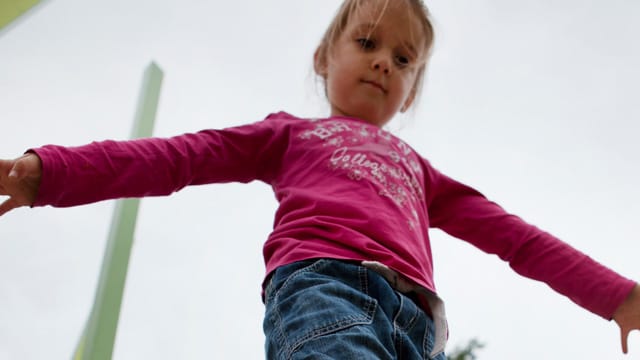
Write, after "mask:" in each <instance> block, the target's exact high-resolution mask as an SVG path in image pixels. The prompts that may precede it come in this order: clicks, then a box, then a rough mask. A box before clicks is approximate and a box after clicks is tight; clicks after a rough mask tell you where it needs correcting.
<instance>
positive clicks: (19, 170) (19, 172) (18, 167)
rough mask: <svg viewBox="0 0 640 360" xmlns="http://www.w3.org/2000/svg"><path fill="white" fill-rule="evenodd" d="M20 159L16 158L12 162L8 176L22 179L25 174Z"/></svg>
mask: <svg viewBox="0 0 640 360" xmlns="http://www.w3.org/2000/svg"><path fill="white" fill-rule="evenodd" d="M21 160H22V159H18V160H16V161H15V162H14V163H13V166H12V167H11V170H9V178H10V179H12V180H18V179H22V178H24V176H25V171H26V165H25V164H24V161H21Z"/></svg>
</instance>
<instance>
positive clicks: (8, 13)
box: [0, 0, 40, 29]
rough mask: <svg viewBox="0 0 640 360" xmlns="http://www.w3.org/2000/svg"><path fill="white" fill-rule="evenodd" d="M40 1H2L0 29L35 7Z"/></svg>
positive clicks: (0, 1)
mask: <svg viewBox="0 0 640 360" xmlns="http://www.w3.org/2000/svg"><path fill="white" fill-rule="evenodd" d="M39 2H40V0H0V29H2V28H4V27H5V26H7V25H9V24H10V23H11V22H13V21H14V20H16V19H17V18H18V17H20V15H22V14H24V13H26V12H27V11H28V10H29V9H31V8H32V7H34V6H35V5H36V4H37V3H39Z"/></svg>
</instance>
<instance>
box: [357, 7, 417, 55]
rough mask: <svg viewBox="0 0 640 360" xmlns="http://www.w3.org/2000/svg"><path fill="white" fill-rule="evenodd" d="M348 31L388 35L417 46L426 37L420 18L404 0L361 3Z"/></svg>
mask: <svg viewBox="0 0 640 360" xmlns="http://www.w3.org/2000/svg"><path fill="white" fill-rule="evenodd" d="M347 29H349V30H350V31H362V32H367V33H374V32H383V33H385V34H387V33H388V34H390V35H393V36H394V37H399V38H402V40H403V41H407V42H411V43H413V44H416V45H418V44H421V43H423V41H422V40H423V39H424V36H425V34H424V30H423V29H424V27H423V26H422V24H421V21H420V19H419V17H418V16H417V15H416V14H414V13H413V9H412V7H411V5H409V4H408V2H407V1H403V0H386V1H385V0H365V1H361V2H360V4H359V6H358V7H357V8H356V9H355V11H354V12H353V13H352V14H351V16H350V18H349V20H348V24H347ZM349 30H348V31H349ZM420 47H422V46H420Z"/></svg>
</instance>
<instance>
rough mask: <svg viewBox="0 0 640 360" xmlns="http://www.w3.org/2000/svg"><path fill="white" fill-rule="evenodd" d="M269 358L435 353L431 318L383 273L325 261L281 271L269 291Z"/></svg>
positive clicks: (421, 355) (266, 328) (423, 355)
mask: <svg viewBox="0 0 640 360" xmlns="http://www.w3.org/2000/svg"><path fill="white" fill-rule="evenodd" d="M265 306H266V313H265V319H264V333H265V335H266V344H265V347H266V354H267V358H268V359H366V360H370V359H429V360H444V359H446V358H445V356H444V354H443V353H439V354H437V355H436V356H434V357H430V356H429V354H430V353H431V349H432V348H433V342H434V325H433V321H432V320H431V318H430V317H429V316H428V315H427V314H426V313H425V312H424V311H423V310H422V309H420V308H419V307H418V306H416V304H415V303H414V302H413V301H412V300H411V299H410V298H409V297H407V296H405V295H404V294H401V293H399V292H397V291H396V290H394V289H393V288H392V287H391V286H390V284H389V283H388V282H387V281H386V280H385V278H384V277H382V276H381V275H379V274H378V273H376V272H374V271H372V270H369V269H367V268H366V267H364V266H361V265H359V264H356V263H352V262H345V261H339V260H330V259H321V260H309V261H301V262H297V263H293V264H289V265H285V266H282V267H280V268H278V269H276V270H275V271H274V273H273V275H272V276H271V279H270V280H269V281H268V283H267V287H266V289H265Z"/></svg>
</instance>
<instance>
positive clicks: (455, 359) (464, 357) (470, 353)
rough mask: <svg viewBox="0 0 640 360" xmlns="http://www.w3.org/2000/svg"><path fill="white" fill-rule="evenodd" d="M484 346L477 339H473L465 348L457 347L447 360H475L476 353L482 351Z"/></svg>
mask: <svg viewBox="0 0 640 360" xmlns="http://www.w3.org/2000/svg"><path fill="white" fill-rule="evenodd" d="M483 347H484V344H483V343H481V342H479V341H478V340H477V339H471V341H469V343H468V344H467V345H465V346H464V347H456V348H455V349H454V350H453V351H452V352H451V354H448V355H447V360H475V359H477V354H476V351H477V350H479V349H482V348H483Z"/></svg>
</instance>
